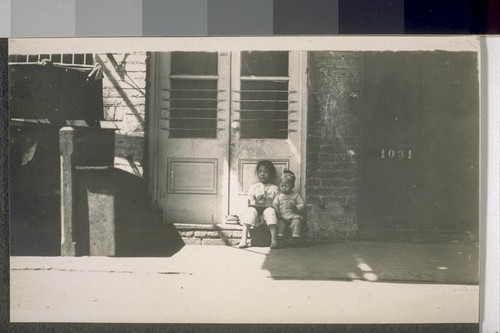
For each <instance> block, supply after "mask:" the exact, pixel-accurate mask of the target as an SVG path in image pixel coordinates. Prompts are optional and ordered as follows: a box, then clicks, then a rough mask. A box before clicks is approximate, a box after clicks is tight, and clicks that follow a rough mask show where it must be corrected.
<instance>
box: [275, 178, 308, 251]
mask: <svg viewBox="0 0 500 333" xmlns="http://www.w3.org/2000/svg"><path fill="white" fill-rule="evenodd" d="M294 187H295V174H294V173H293V172H291V171H290V170H287V169H285V170H284V171H283V174H282V175H281V177H280V182H279V192H278V194H277V195H276V196H275V197H274V200H273V207H274V209H275V210H276V212H277V215H278V239H279V243H281V244H283V242H284V238H285V230H286V228H287V227H290V229H291V230H292V246H298V245H299V244H300V237H301V229H302V220H303V219H304V217H303V216H304V209H305V203H304V200H303V199H302V197H301V196H300V194H298V193H293V188H294ZM281 244H280V245H281Z"/></svg>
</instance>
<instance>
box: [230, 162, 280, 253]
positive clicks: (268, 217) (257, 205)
mask: <svg viewBox="0 0 500 333" xmlns="http://www.w3.org/2000/svg"><path fill="white" fill-rule="evenodd" d="M256 172H257V176H258V178H259V182H258V183H255V184H253V185H252V186H250V188H249V189H248V194H247V198H248V202H249V206H248V207H247V208H246V209H245V210H244V211H243V212H242V214H241V216H240V222H241V224H242V226H243V228H242V230H241V241H240V244H239V245H238V247H239V248H246V247H248V231H249V228H250V227H257V226H259V225H260V224H261V223H262V222H264V223H266V224H267V227H268V228H269V231H270V232H271V248H277V247H278V237H277V234H278V219H277V217H276V212H275V211H274V208H273V207H272V202H273V199H274V197H275V196H276V194H277V193H278V186H276V185H274V184H273V183H272V182H273V180H274V179H275V178H276V168H275V167H274V165H273V163H272V162H270V161H266V160H263V161H259V163H257V167H256Z"/></svg>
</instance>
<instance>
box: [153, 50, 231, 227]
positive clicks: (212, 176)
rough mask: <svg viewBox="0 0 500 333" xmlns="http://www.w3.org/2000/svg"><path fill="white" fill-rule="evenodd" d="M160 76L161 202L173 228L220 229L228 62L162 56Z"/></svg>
mask: <svg viewBox="0 0 500 333" xmlns="http://www.w3.org/2000/svg"><path fill="white" fill-rule="evenodd" d="M191 62H192V63H193V64H194V65H193V66H190V65H189V64H190V63H191ZM214 67H215V68H214ZM158 71H159V73H160V74H159V75H160V77H159V90H160V96H159V110H160V119H159V127H160V130H159V141H160V144H159V157H158V169H159V170H158V174H159V177H158V178H159V181H160V182H164V183H163V184H161V186H160V191H158V196H159V197H158V198H157V201H158V203H159V205H160V206H161V208H162V209H163V211H164V216H165V219H166V220H167V221H169V222H178V223H218V221H220V219H221V217H222V216H223V215H225V212H226V211H227V204H226V205H224V201H225V200H226V201H227V199H226V198H227V194H226V193H227V185H226V184H225V182H224V181H223V179H225V178H227V167H224V165H225V164H227V159H228V157H227V156H228V155H227V154H228V149H227V146H228V144H227V142H228V130H227V128H228V125H227V124H228V118H229V100H228V99H229V98H228V97H229V96H228V91H229V87H228V82H229V80H228V78H229V56H228V55H221V54H217V53H202V52H172V53H160V55H159V69H158ZM160 179H161V180H160Z"/></svg>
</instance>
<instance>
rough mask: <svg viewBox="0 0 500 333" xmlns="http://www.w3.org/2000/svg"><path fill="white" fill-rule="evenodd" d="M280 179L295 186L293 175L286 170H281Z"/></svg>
mask: <svg viewBox="0 0 500 333" xmlns="http://www.w3.org/2000/svg"><path fill="white" fill-rule="evenodd" d="M280 179H287V180H290V181H291V182H292V184H293V185H294V186H295V174H294V173H293V172H292V171H290V170H288V169H285V170H283V173H282V174H281V177H280Z"/></svg>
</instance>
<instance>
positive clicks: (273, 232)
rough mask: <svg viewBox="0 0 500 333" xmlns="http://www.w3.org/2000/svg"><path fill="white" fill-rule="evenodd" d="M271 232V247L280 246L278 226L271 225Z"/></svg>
mask: <svg viewBox="0 0 500 333" xmlns="http://www.w3.org/2000/svg"><path fill="white" fill-rule="evenodd" d="M269 231H270V232H271V247H277V246H279V243H278V226H277V225H276V224H270V225H269Z"/></svg>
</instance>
